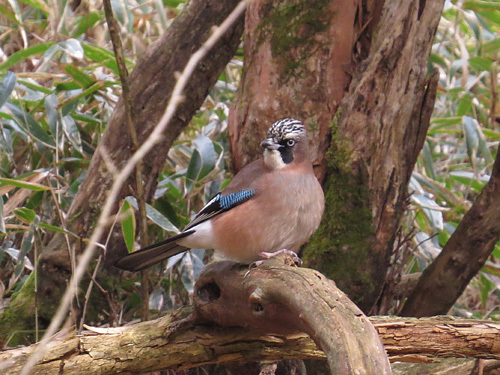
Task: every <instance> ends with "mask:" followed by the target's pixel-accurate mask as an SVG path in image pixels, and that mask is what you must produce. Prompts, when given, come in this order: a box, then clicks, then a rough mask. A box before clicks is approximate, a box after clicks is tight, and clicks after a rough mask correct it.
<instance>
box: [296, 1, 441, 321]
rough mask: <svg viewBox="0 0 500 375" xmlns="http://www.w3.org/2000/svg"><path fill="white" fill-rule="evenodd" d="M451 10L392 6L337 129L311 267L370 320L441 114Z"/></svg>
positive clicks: (437, 4) (308, 256)
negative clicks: (441, 34) (440, 51)
mask: <svg viewBox="0 0 500 375" xmlns="http://www.w3.org/2000/svg"><path fill="white" fill-rule="evenodd" d="M442 7H443V1H442V0H428V1H420V2H415V1H413V2H407V1H404V0H399V1H390V2H389V1H388V2H386V3H385V6H384V9H383V11H382V15H381V20H380V22H379V29H378V30H377V32H376V33H375V34H374V40H373V42H372V46H371V49H370V53H369V56H368V57H367V58H366V60H364V61H363V62H361V63H360V64H358V66H357V67H356V70H355V72H354V75H353V79H352V81H351V85H350V89H349V93H348V94H347V95H346V96H345V97H344V99H343V101H342V106H341V113H340V115H339V119H338V123H337V124H335V126H334V128H333V136H332V144H331V148H330V154H329V156H328V158H329V161H328V163H329V164H328V170H327V176H328V178H327V181H326V183H325V196H326V202H327V203H326V208H325V215H324V217H323V222H322V224H321V226H320V229H319V230H318V231H317V232H316V234H315V236H314V237H313V239H312V241H311V242H310V243H309V245H308V246H307V247H306V249H305V252H304V259H305V261H306V264H307V265H308V266H310V267H313V268H316V269H318V270H320V271H321V272H324V273H325V274H326V275H327V276H328V277H330V278H332V279H333V280H335V281H336V282H337V284H338V286H339V288H340V289H341V290H343V291H345V292H346V293H347V294H348V295H349V296H350V297H351V298H352V299H353V300H354V301H355V302H356V303H357V304H358V305H359V306H360V307H361V308H362V310H364V311H370V309H371V308H372V307H373V305H374V303H375V301H376V300H377V299H378V297H379V296H380V294H381V291H382V288H383V285H384V279H385V275H386V273H387V268H388V266H389V259H390V256H391V254H392V253H393V246H394V240H395V237H396V233H397V232H398V230H399V226H400V219H401V216H402V215H403V213H404V211H405V209H406V206H407V199H408V193H407V188H408V182H409V179H410V176H411V172H412V170H413V167H414V164H415V162H416V159H417V156H418V154H419V152H420V149H421V148H422V146H423V142H424V139H425V135H426V132H427V128H428V126H429V120H430V115H431V112H432V109H433V107H434V99H435V92H436V85H437V76H432V77H430V78H428V77H427V61H428V57H429V54H430V50H431V46H432V41H433V39H434V34H435V31H436V28H437V25H438V22H439V19H440V14H441V10H442Z"/></svg>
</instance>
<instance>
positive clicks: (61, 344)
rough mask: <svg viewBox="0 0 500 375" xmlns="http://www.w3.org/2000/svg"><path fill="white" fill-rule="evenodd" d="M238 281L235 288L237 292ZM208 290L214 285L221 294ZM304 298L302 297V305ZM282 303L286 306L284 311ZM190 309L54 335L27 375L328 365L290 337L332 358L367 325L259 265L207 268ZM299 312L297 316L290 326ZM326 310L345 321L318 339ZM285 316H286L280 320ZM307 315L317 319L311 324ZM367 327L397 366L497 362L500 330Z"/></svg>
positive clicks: (1, 363)
mask: <svg viewBox="0 0 500 375" xmlns="http://www.w3.org/2000/svg"><path fill="white" fill-rule="evenodd" d="M284 268H286V270H285V269H284ZM218 272H219V273H218ZM233 273H234V274H233ZM238 278H240V284H238V283H235V282H234V280H237V279H238ZM290 280H292V281H290ZM214 282H217V283H218V284H217V285H218V287H217V288H216V287H214ZM287 282H292V285H290V284H287ZM242 288H243V289H242ZM245 288H246V289H245ZM252 288H255V289H252ZM218 289H219V291H220V293H219V292H217V290H218ZM269 290H271V291H273V292H272V293H270V292H269ZM240 291H244V292H241V293H240ZM305 291H306V294H309V296H308V297H304V296H303V294H304V292H305ZM218 295H219V298H216V297H217V296H218ZM287 298H289V300H288V302H284V301H286V300H287ZM308 298H311V299H314V298H320V299H322V298H324V306H323V307H322V308H320V309H318V310H316V309H314V308H313V306H312V305H311V304H310V301H309V300H308ZM195 300H196V306H195V311H194V312H193V313H192V314H190V315H189V317H188V318H184V319H183V318H182V317H181V313H180V312H176V313H170V314H168V315H167V316H164V317H162V318H159V319H156V320H153V321H148V322H144V323H138V324H134V325H130V326H127V327H121V328H110V329H97V328H96V329H92V331H86V332H84V334H83V335H82V336H79V337H77V336H76V335H75V333H74V332H73V333H69V334H66V335H63V334H60V335H59V337H58V338H56V339H55V340H54V341H53V342H52V343H51V348H50V351H49V352H48V353H47V354H46V355H45V356H44V357H43V359H42V360H41V361H40V362H39V363H38V364H37V365H36V366H35V368H34V370H33V374H37V375H38V374H42V375H43V374H54V373H61V374H86V373H87V374H94V373H106V374H110V375H111V374H120V373H144V372H149V371H157V370H160V369H165V368H172V369H188V368H191V367H197V366H201V365H204V364H214V363H245V362H250V361H261V360H272V361H275V360H280V359H291V358H310V359H324V358H326V356H325V354H324V353H323V352H322V351H321V350H319V349H318V347H317V346H316V344H315V343H314V341H313V340H312V339H311V338H310V337H309V335H307V334H305V333H301V332H295V331H297V330H303V331H309V332H310V333H311V336H313V337H314V338H315V340H316V341H317V342H318V343H319V344H320V345H323V347H324V348H325V349H326V350H331V352H333V353H334V355H335V354H337V355H338V354H341V353H344V354H347V355H351V353H352V348H351V347H346V346H345V345H344V347H342V348H333V350H332V346H333V345H334V342H335V341H334V340H350V339H349V338H348V337H347V338H346V337H345V336H348V333H347V332H349V331H350V328H349V326H348V325H347V324H346V321H349V320H352V321H351V324H353V325H352V326H351V327H357V328H360V327H366V321H365V320H364V317H363V316H362V315H357V311H359V310H357V308H355V307H353V306H350V304H349V302H347V301H346V299H345V296H344V295H343V294H341V292H339V291H338V290H337V289H336V288H335V287H334V286H333V283H332V282H331V281H328V280H327V279H325V278H324V277H323V276H322V275H320V274H319V273H318V272H316V271H313V270H309V269H298V268H293V267H284V266H278V265H276V266H274V265H265V266H259V267H257V268H254V269H251V270H248V268H246V269H245V268H239V267H238V266H234V265H230V264H228V263H226V264H218V265H213V266H211V268H208V269H207V270H206V271H205V272H204V276H202V277H201V278H200V280H199V281H198V284H197V295H196V297H195ZM280 301H283V305H281V302H280ZM212 302H213V303H212ZM217 304H218V305H219V306H216V305H217ZM332 304H333V305H332ZM297 306H300V308H301V310H300V311H303V313H302V314H300V315H299V316H295V317H294V316H293V314H296V313H297V311H295V310H294V309H295V308H296V307H297ZM332 306H335V308H332ZM328 310H342V311H335V313H336V314H337V313H338V314H339V315H338V316H336V317H335V318H327V319H325V320H326V322H325V323H324V324H325V325H324V327H323V330H322V331H317V330H316V331H315V330H314V329H312V327H313V326H314V325H315V321H314V320H315V319H321V315H323V314H327V315H328V314H329V312H328ZM325 311H326V313H325ZM214 313H217V315H214ZM219 313H220V314H219ZM282 314H288V315H287V316H285V317H283V319H281V317H282ZM309 314H313V315H315V316H313V317H312V318H310V317H309ZM318 316H319V317H318ZM214 318H215V320H217V321H218V322H219V323H221V324H229V325H230V324H241V325H244V326H246V327H248V328H243V327H222V326H220V325H215V324H214V323H208V322H207V320H214ZM370 321H371V322H372V323H373V326H374V327H375V329H376V332H378V334H379V336H380V338H381V340H382V343H383V344H384V347H385V350H386V351H387V353H388V354H389V356H390V359H391V360H393V361H394V360H397V361H410V362H429V361H431V359H432V358H435V357H469V358H483V359H496V360H500V323H496V322H490V321H480V320H466V319H456V318H452V317H446V316H443V317H434V318H421V319H416V318H395V317H373V318H370ZM261 323H262V325H261ZM249 328H251V329H249ZM255 328H258V329H265V330H268V331H269V330H272V331H281V332H287V333H276V334H272V335H270V334H265V333H259V332H258V331H255V330H254V329H255ZM356 335H358V334H356ZM370 335H371V334H369V335H368V336H369V337H368V339H370ZM361 344H362V345H360V346H361V347H360V348H358V349H359V350H361V351H366V350H369V348H373V345H375V344H373V343H367V342H361ZM339 345H342V344H339ZM356 345H359V344H356ZM35 347H36V346H35V345H32V346H29V347H24V348H19V349H12V350H7V351H5V352H3V353H0V372H2V374H17V373H19V370H20V368H21V367H22V365H23V364H24V362H25V361H26V358H27V356H28V355H29V353H31V352H32V351H33V350H34V348H35ZM354 358H356V355H354ZM375 360H376V359H375ZM340 363H346V361H339V366H340ZM347 363H349V361H347ZM379 371H380V370H379ZM340 373H341V372H340ZM379 373H381V372H379ZM424 373H425V372H424Z"/></svg>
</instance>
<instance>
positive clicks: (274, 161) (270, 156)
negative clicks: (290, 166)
mask: <svg viewBox="0 0 500 375" xmlns="http://www.w3.org/2000/svg"><path fill="white" fill-rule="evenodd" d="M264 164H265V165H267V166H268V167H269V168H271V169H281V168H283V167H284V166H285V165H286V164H285V163H284V162H283V159H282V158H281V153H280V152H279V151H277V150H269V149H267V148H266V149H265V150H264Z"/></svg>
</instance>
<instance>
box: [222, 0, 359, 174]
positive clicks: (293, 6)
mask: <svg viewBox="0 0 500 375" xmlns="http://www.w3.org/2000/svg"><path fill="white" fill-rule="evenodd" d="M356 11H357V5H356V2H353V1H349V0H336V1H325V0H314V1H308V0H300V1H292V0H287V1H278V0H256V1H252V2H251V3H250V4H249V6H248V9H247V13H246V22H245V43H244V48H245V67H244V71H243V77H242V80H241V84H240V86H239V90H238V94H237V98H236V100H235V102H234V105H233V107H232V108H231V112H230V115H229V137H230V143H231V152H232V157H233V169H234V170H235V171H238V170H240V169H241V168H242V167H243V166H244V165H245V164H247V163H248V162H250V161H252V160H254V159H255V158H257V157H258V156H260V149H261V148H260V146H259V144H260V142H261V141H262V139H263V137H264V135H265V134H266V131H267V129H268V128H269V126H270V125H271V124H272V123H273V122H274V121H276V120H278V119H280V118H284V117H294V118H297V119H299V120H302V121H303V122H304V124H305V125H306V126H307V127H308V129H309V137H310V140H311V150H312V151H311V152H312V154H313V155H312V156H313V159H314V165H315V171H316V174H317V175H318V176H319V177H321V176H323V175H324V173H325V166H326V163H325V157H324V156H325V152H326V149H327V147H328V144H329V125H330V123H331V121H332V119H333V117H334V115H335V111H336V110H337V106H338V105H339V103H340V101H341V99H342V97H343V95H344V92H345V89H346V85H347V83H348V80H349V70H350V64H351V51H352V46H353V44H354V32H355V21H354V19H355V15H356Z"/></svg>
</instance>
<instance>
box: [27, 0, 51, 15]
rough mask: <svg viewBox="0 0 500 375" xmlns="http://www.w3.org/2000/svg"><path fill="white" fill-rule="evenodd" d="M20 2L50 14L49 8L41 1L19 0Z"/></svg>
mask: <svg viewBox="0 0 500 375" xmlns="http://www.w3.org/2000/svg"><path fill="white" fill-rule="evenodd" d="M20 1H21V2H23V3H25V4H28V5H30V6H32V7H34V8H37V9H40V10H41V11H42V12H44V13H45V14H49V13H50V8H49V6H48V5H47V4H46V3H44V2H43V1H42V0H20Z"/></svg>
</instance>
